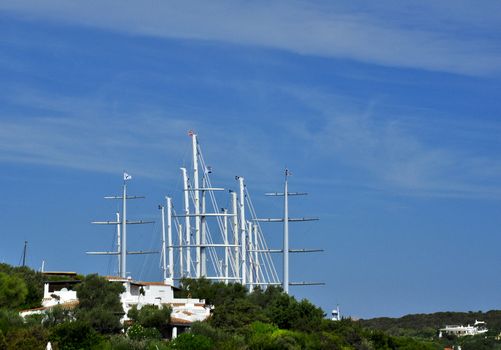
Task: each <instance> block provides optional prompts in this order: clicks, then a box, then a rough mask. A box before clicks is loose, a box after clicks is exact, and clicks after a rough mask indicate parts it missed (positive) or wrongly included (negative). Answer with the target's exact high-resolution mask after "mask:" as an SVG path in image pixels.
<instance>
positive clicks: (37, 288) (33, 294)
mask: <svg viewBox="0 0 501 350" xmlns="http://www.w3.org/2000/svg"><path fill="white" fill-rule="evenodd" d="M0 272H3V273H6V274H7V275H9V276H16V277H19V278H21V279H22V280H23V281H24V283H25V285H26V288H27V291H28V293H27V295H26V297H25V300H24V302H23V303H22V304H21V305H19V308H20V309H30V308H35V307H39V306H40V305H41V302H42V297H43V283H44V277H43V275H42V274H41V273H40V272H36V271H33V270H32V269H30V268H29V267H27V266H17V267H14V266H10V265H8V264H0Z"/></svg>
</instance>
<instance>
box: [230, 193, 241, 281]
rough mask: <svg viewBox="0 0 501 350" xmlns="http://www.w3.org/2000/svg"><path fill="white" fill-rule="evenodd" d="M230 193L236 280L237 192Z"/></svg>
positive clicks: (237, 265) (237, 261)
mask: <svg viewBox="0 0 501 350" xmlns="http://www.w3.org/2000/svg"><path fill="white" fill-rule="evenodd" d="M230 195H231V212H232V214H233V216H232V230H233V244H234V245H235V247H234V249H235V252H234V253H235V256H234V259H235V264H234V266H235V277H236V278H237V280H238V279H239V278H240V252H239V243H238V241H239V239H238V212H237V193H236V192H233V191H232V192H230Z"/></svg>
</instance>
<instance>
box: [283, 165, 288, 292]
mask: <svg viewBox="0 0 501 350" xmlns="http://www.w3.org/2000/svg"><path fill="white" fill-rule="evenodd" d="M287 176H289V171H288V170H287V169H285V185H284V247H283V250H284V253H283V257H284V270H283V273H284V276H283V281H282V287H283V289H284V292H285V293H289V199H288V197H289V192H288V188H287Z"/></svg>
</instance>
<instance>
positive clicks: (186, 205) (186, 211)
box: [179, 168, 191, 277]
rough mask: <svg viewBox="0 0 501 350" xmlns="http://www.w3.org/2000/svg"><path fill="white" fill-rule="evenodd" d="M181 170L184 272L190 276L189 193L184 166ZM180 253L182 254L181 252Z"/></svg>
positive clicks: (182, 271) (182, 273)
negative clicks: (184, 232) (184, 250)
mask: <svg viewBox="0 0 501 350" xmlns="http://www.w3.org/2000/svg"><path fill="white" fill-rule="evenodd" d="M181 172H182V174H183V191H184V193H183V194H184V215H186V216H185V218H184V226H185V227H184V228H185V230H186V236H185V237H186V274H187V276H188V277H191V246H190V245H191V224H190V216H189V215H190V193H189V186H188V174H187V172H186V168H181ZM179 245H180V246H181V252H182V249H183V247H182V244H181V241H180V242H179ZM181 255H182V254H181ZM183 276H184V270H183V269H182V265H181V277H183Z"/></svg>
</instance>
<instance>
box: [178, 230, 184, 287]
mask: <svg viewBox="0 0 501 350" xmlns="http://www.w3.org/2000/svg"><path fill="white" fill-rule="evenodd" d="M177 233H178V241H179V277H184V262H183V260H184V256H183V225H181V224H178V227H177Z"/></svg>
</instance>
